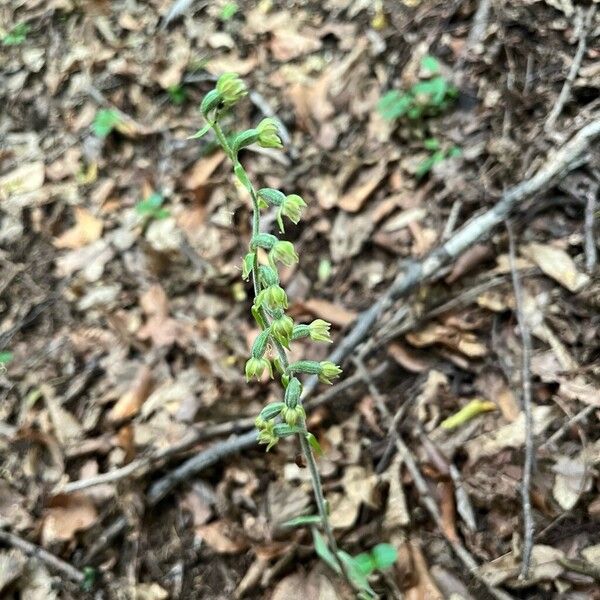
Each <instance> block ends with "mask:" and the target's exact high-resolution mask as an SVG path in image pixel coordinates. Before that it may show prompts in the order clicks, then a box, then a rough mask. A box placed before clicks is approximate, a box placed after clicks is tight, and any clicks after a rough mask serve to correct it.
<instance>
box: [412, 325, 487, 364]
mask: <svg viewBox="0 0 600 600" xmlns="http://www.w3.org/2000/svg"><path fill="white" fill-rule="evenodd" d="M406 340H407V341H408V342H409V343H411V344H412V345H413V346H416V347H417V348H425V347H427V346H432V345H434V344H442V345H444V346H446V347H448V348H450V349H452V350H457V351H458V352H461V353H462V354H465V355H466V356H469V357H471V358H481V357H483V356H486V355H487V348H486V347H485V345H484V344H482V343H481V342H480V341H479V340H478V339H477V337H476V336H475V335H474V334H473V333H470V332H465V331H460V330H459V329H457V328H455V327H449V326H446V325H441V324H440V323H430V324H429V325H427V326H426V327H425V328H424V329H421V330H420V331H415V332H414V333H409V334H408V335H407V336H406Z"/></svg>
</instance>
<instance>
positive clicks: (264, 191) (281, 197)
mask: <svg viewBox="0 0 600 600" xmlns="http://www.w3.org/2000/svg"><path fill="white" fill-rule="evenodd" d="M256 195H257V196H258V197H259V198H260V199H262V200H264V201H265V202H267V204H271V205H272V206H281V205H282V204H283V202H284V201H285V194H284V193H283V192H280V191H279V190H276V189H274V188H261V189H260V190H258V192H257V194H256Z"/></svg>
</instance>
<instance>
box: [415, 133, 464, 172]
mask: <svg viewBox="0 0 600 600" xmlns="http://www.w3.org/2000/svg"><path fill="white" fill-rule="evenodd" d="M423 147H424V148H425V150H427V151H428V152H429V156H428V157H427V158H425V159H423V161H421V162H420V163H419V165H417V168H416V170H415V177H416V178H417V179H421V178H422V177H425V175H427V173H429V172H430V171H431V169H433V167H435V165H437V164H439V163H441V162H442V161H444V160H446V159H447V158H455V157H457V156H460V155H461V153H462V151H461V149H460V148H459V147H458V146H451V147H450V148H444V147H442V145H441V143H440V141H439V140H438V139H437V138H429V139H426V140H425V141H424V142H423Z"/></svg>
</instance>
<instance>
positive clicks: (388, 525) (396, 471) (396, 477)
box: [380, 454, 410, 530]
mask: <svg viewBox="0 0 600 600" xmlns="http://www.w3.org/2000/svg"><path fill="white" fill-rule="evenodd" d="M401 466H402V458H401V456H400V455H399V454H396V456H395V457H394V460H393V461H392V463H391V464H390V466H389V467H388V468H387V469H386V470H385V471H384V472H383V473H382V474H381V475H380V481H386V482H387V483H388V485H389V490H388V499H387V506H386V509H385V515H384V517H383V526H384V528H385V529H392V530H393V529H397V528H399V527H407V526H408V525H410V514H409V512H408V508H407V505H406V496H405V494H404V488H403V487H402V481H401V480H400V468H401Z"/></svg>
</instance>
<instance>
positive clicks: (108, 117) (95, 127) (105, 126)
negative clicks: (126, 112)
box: [92, 108, 121, 138]
mask: <svg viewBox="0 0 600 600" xmlns="http://www.w3.org/2000/svg"><path fill="white" fill-rule="evenodd" d="M120 123H121V117H120V116H119V113H118V112H117V111H116V110H112V109H110V108H102V109H100V110H99V111H98V112H97V113H96V116H95V118H94V121H93V123H92V131H93V132H94V134H95V135H96V136H97V137H99V138H105V137H107V136H108V135H110V133H112V131H113V130H114V129H116V128H117V126H118V125H119V124H120Z"/></svg>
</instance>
